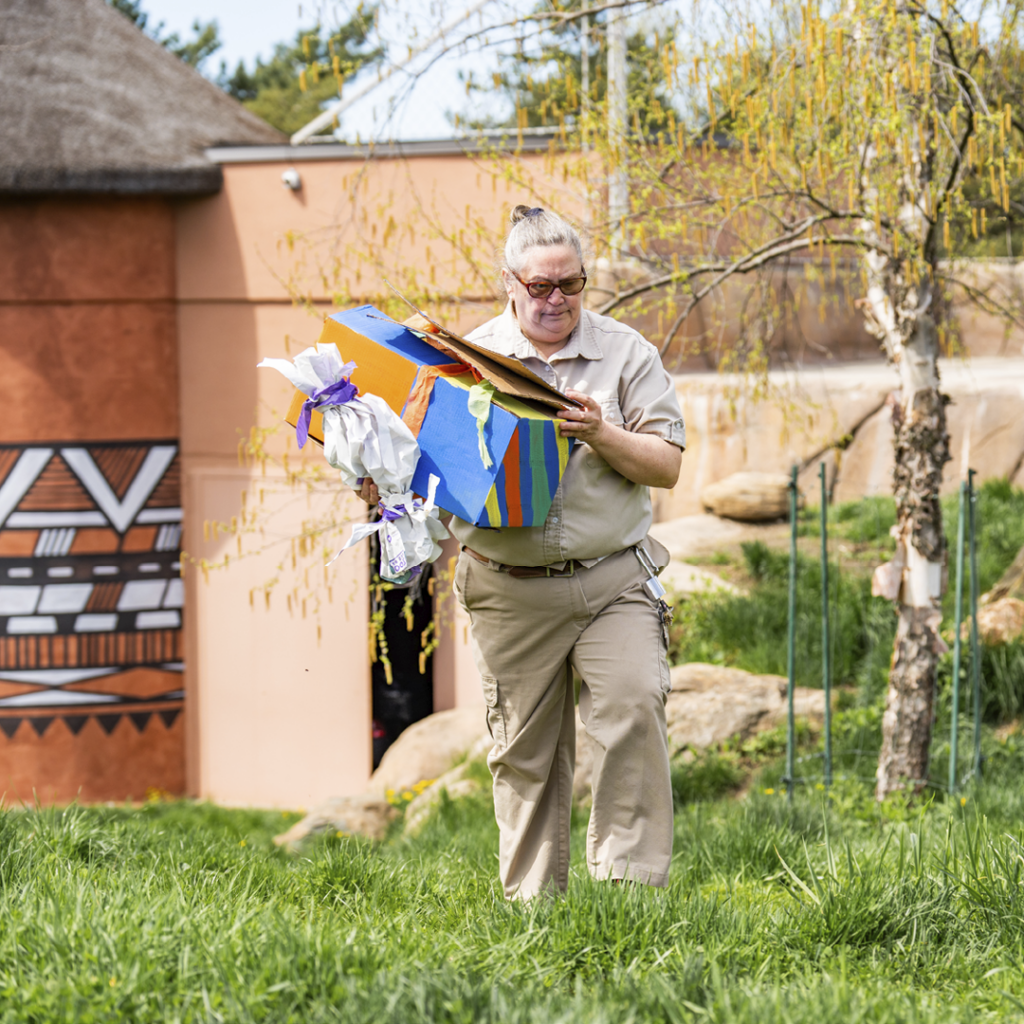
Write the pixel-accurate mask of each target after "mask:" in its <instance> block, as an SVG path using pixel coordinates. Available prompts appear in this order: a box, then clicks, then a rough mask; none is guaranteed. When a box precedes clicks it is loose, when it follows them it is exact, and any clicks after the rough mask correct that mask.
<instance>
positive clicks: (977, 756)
mask: <svg viewBox="0 0 1024 1024" xmlns="http://www.w3.org/2000/svg"><path fill="white" fill-rule="evenodd" d="M975 476H976V473H975V471H974V470H973V469H969V470H967V500H968V504H967V509H968V515H967V523H968V537H969V538H970V539H969V542H968V550H969V551H970V558H971V691H972V692H971V696H972V703H973V704H974V759H973V764H972V766H971V767H972V770H973V772H974V777H975V778H976V779H980V778H981V651H980V650H979V645H978V546H977V539H978V538H977V520H976V518H975V507H976V506H977V504H978V492H977V491H975V489H974V477H975Z"/></svg>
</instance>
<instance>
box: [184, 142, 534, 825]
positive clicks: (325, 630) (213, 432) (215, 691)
mask: <svg viewBox="0 0 1024 1024" xmlns="http://www.w3.org/2000/svg"><path fill="white" fill-rule="evenodd" d="M533 165H534V166H535V168H536V169H539V170H543V168H544V160H543V159H542V158H534V159H533ZM288 166H289V165H288V164H286V163H281V162H276V163H250V164H228V165H225V166H224V179H225V180H224V189H223V191H222V192H221V193H219V194H218V195H216V196H212V197H210V198H207V199H201V200H195V201H190V202H187V203H182V204H180V205H179V208H178V219H177V239H178V243H177V246H178V247H177V281H178V310H179V312H178V324H179V337H178V345H179V375H180V407H181V419H182V429H181V441H182V454H183V481H184V483H183V486H184V492H185V507H186V531H187V536H188V538H189V539H188V542H187V545H186V546H187V548H188V551H189V553H190V554H191V555H192V556H194V557H195V558H206V559H208V560H211V561H212V560H214V559H215V558H217V557H218V556H219V555H220V554H221V553H222V552H223V551H228V552H232V551H234V543H235V541H234V538H230V539H229V541H228V542H227V546H226V547H224V546H223V545H219V544H218V543H216V542H214V541H213V540H212V539H211V540H210V541H203V540H202V539H201V538H202V536H203V523H204V521H207V520H215V519H216V520H221V521H227V520H230V518H231V516H233V515H237V513H238V511H239V506H240V492H241V491H242V490H243V489H244V488H245V487H246V486H247V485H248V483H249V482H250V480H251V479H252V477H251V473H252V471H251V470H249V469H245V468H241V467H239V465H238V454H237V453H238V443H239V439H240V438H241V437H242V436H245V435H247V434H248V432H249V428H250V426H252V425H253V424H256V425H258V426H260V427H262V428H271V427H274V426H278V425H280V423H281V417H282V414H283V411H284V409H285V408H286V406H287V401H288V398H289V397H290V394H291V388H290V386H289V385H288V384H287V382H286V381H285V380H284V379H283V378H282V377H280V376H279V375H278V374H276V373H274V372H273V371H268V370H259V371H257V370H256V363H257V362H259V360H260V359H262V358H263V357H264V356H284V355H287V354H288V352H289V351H290V352H291V353H292V354H294V353H295V352H296V351H297V350H299V349H301V348H305V347H307V346H308V345H311V344H313V343H314V342H315V341H316V339H317V337H318V336H319V333H320V328H321V321H322V317H323V316H324V315H325V314H326V313H328V312H329V311H330V309H331V308H332V307H331V305H330V301H331V299H332V297H334V296H336V294H337V290H338V287H341V288H344V282H345V280H346V279H347V280H349V281H350V282H351V281H352V280H353V279H354V278H355V276H356V273H357V269H358V271H359V276H360V281H359V287H360V288H364V289H369V290H371V291H372V290H373V289H379V288H380V287H382V285H381V281H380V278H381V277H383V276H385V275H387V276H392V275H393V273H394V272H393V270H391V269H389V268H388V267H384V268H381V269H380V270H379V272H378V271H369V270H367V268H366V266H365V265H363V266H361V267H359V268H357V266H356V264H355V263H354V262H353V261H352V258H351V252H352V247H353V246H359V245H361V244H362V241H361V240H366V239H369V242H372V240H373V239H374V238H376V239H377V240H378V241H382V239H381V235H382V233H383V231H384V229H385V228H386V226H387V223H388V220H389V218H390V219H393V220H394V221H395V222H396V223H397V224H402V223H408V222H414V223H415V224H416V225H417V230H416V238H415V240H413V239H412V237H411V236H410V235H409V234H408V233H406V234H405V235H404V236H402V235H401V232H397V233H396V232H395V230H394V229H392V236H393V237H391V238H389V245H390V246H391V247H390V249H389V250H388V253H389V255H388V258H389V259H393V260H394V263H395V265H396V266H409V265H412V264H415V263H416V262H417V261H419V262H421V263H422V262H424V261H425V260H426V248H427V246H428V245H431V246H432V252H433V254H434V255H435V256H437V255H438V253H439V251H440V248H441V245H440V243H439V242H438V241H437V240H436V239H435V240H431V239H430V237H429V231H428V226H429V225H428V221H429V220H430V219H431V217H434V216H435V215H436V216H437V217H439V218H441V220H442V222H445V221H446V219H447V220H449V221H450V220H451V219H452V218H455V217H456V213H457V214H458V217H459V218H461V220H460V221H459V226H460V227H462V229H463V230H464V231H465V230H466V229H465V227H464V224H463V221H464V220H465V207H466V204H467V203H468V204H470V206H471V208H472V210H473V211H474V216H476V215H479V216H480V217H481V219H482V220H486V221H487V222H488V223H489V224H490V230H492V231H493V232H497V231H498V230H499V229H500V225H501V221H502V219H503V217H504V216H505V214H506V211H507V207H508V205H509V202H510V201H518V199H519V198H520V195H518V194H516V193H515V192H513V191H512V190H511V188H508V187H506V185H505V183H504V181H499V180H498V179H496V178H493V177H492V175H491V174H490V173H489V172H486V171H485V170H484V169H482V168H481V167H479V166H476V165H475V164H474V163H472V162H471V161H467V160H466V159H464V158H462V157H450V158H449V157H436V158H421V159H416V160H410V161H401V160H381V161H373V162H371V163H368V164H362V163H358V162H353V161H315V162H300V163H298V164H297V167H298V169H299V171H300V174H301V175H302V182H303V186H302V189H301V190H300V191H299V192H297V193H295V192H291V191H290V190H288V189H286V188H284V187H283V186H282V184H281V174H282V172H283V171H284V170H285V169H286V168H287V167H288ZM454 197H457V199H458V202H457V203H456V202H455V199H454ZM456 207H457V210H456ZM373 218H379V230H378V231H376V232H375V231H374V229H373V225H372V223H371V221H372V220H373ZM480 237H481V238H482V237H483V234H481V236H480ZM369 242H368V243H367V244H368V245H369ZM484 248H486V246H484ZM336 258H337V259H339V260H340V261H341V262H340V263H339V264H338V265H337V266H335V264H334V260H335V259H336ZM487 259H488V270H487V273H488V275H490V259H491V257H490V255H489V254H488V256H487ZM439 267H440V264H439ZM460 280H462V276H461V275H460V274H459V273H455V274H448V276H445V274H444V273H440V274H439V275H438V277H437V283H438V284H439V285H442V284H443V285H446V286H454V285H455V284H456V283H459V281H460ZM488 287H491V281H490V279H488V280H487V281H485V280H484V279H483V278H482V277H481V278H480V281H479V288H480V289H481V290H484V291H485V290H486V288H488ZM294 294H301V295H302V296H304V297H305V298H306V299H307V300H311V301H310V302H309V304H308V305H306V306H300V305H296V304H293V302H292V298H291V296H292V295H294ZM350 301H354V300H350ZM464 312H465V316H464V317H463V318H461V319H460V326H462V327H463V328H465V329H468V328H469V327H471V326H473V325H474V324H475V323H479V322H482V321H483V320H484V319H485V318H486V317H488V316H490V315H491V314H492V306H491V305H490V304H489V303H487V302H483V303H480V304H477V305H474V306H470V307H469V308H468V310H465V311H464ZM463 321H464V322H463ZM267 447H268V450H269V451H271V452H272V453H273V454H274V455H276V456H278V457H281V456H283V455H285V454H287V455H288V456H289V458H290V459H291V460H292V461H291V465H293V466H294V465H295V460H296V459H297V458H300V456H298V454H297V452H296V450H295V446H294V440H293V439H292V436H291V434H290V432H288V431H284V430H282V431H281V432H280V433H278V434H277V435H276V436H274V437H272V438H270V440H269V441H268V444H267ZM306 457H307V458H309V459H311V460H312V463H311V464H318V462H319V460H320V455H319V451H316V452H312V453H310V454H308V456H306ZM273 500H274V501H276V500H277V499H276V498H275V499H273ZM322 500H323V501H325V502H326V501H327V498H326V497H324V498H323V499H322ZM298 504H299V505H300V506H301V507H300V508H297V509H296V510H295V511H294V512H292V513H289V512H288V511H287V510H288V508H289V505H288V503H287V502H286V501H283V500H282V501H281V506H280V510H279V511H278V512H277V513H276V515H275V518H274V523H273V532H274V535H275V536H278V537H281V538H282V539H285V540H286V539H287V538H288V537H290V536H292V535H294V534H296V533H298V532H299V530H300V529H301V524H302V521H303V519H304V518H306V517H308V516H310V515H312V514H313V513H312V511H311V510H306V509H305V503H304V501H300V502H299V503H298ZM266 511H267V509H265V510H264V512H266ZM360 512H361V509H360V508H358V507H355V506H349V508H348V509H347V514H349V515H352V514H359V513H360ZM289 515H291V518H290V519H289V518H288V517H289ZM344 515H345V513H343V514H342V516H341V518H342V519H343V518H344ZM278 557H279V553H275V552H271V553H268V554H266V555H262V556H259V557H257V558H253V559H252V560H250V561H245V562H241V563H237V564H232V565H231V566H230V567H229V568H228V569H227V570H218V571H215V572H212V573H210V574H209V582H204V581H203V576H202V573H201V572H199V571H198V570H197V569H196V568H194V567H192V568H189V569H188V570H187V576H186V594H187V603H186V607H187V608H188V619H187V621H188V623H189V624H190V626H191V627H192V628H191V630H190V631H189V633H188V644H189V646H188V651H187V653H188V685H189V697H190V701H189V702H188V704H187V705H186V706H187V712H188V715H189V718H188V724H189V731H188V736H189V738H190V739H189V746H188V778H189V788H190V790H191V791H192V792H195V793H197V794H198V795H201V796H204V797H210V798H213V799H216V800H218V801H222V802H226V803H257V804H268V803H269V804H274V805H277V806H297V805H306V804H308V803H310V802H312V801H313V800H315V799H319V798H321V797H323V796H327V795H330V794H331V793H335V794H336V793H349V792H356V791H358V790H359V789H360V788H361V787H362V786H363V785H364V783H365V781H366V779H367V776H368V774H369V768H370V729H369V721H370V673H369V659H368V652H367V644H366V629H367V607H366V601H365V600H364V599H363V598H364V595H365V593H366V578H365V572H366V567H365V551H364V550H363V549H359V550H357V551H353V552H351V553H349V554H347V555H346V556H345V557H344V558H343V559H341V560H339V562H338V563H336V567H335V568H336V569H337V571H338V575H337V584H336V586H335V588H334V589H335V591H336V592H337V593H339V594H340V593H342V592H343V593H345V594H346V596H347V598H348V600H347V603H346V602H341V603H338V602H336V603H335V604H334V605H329V606H325V607H324V608H323V609H322V610H321V613H320V619H319V623H320V626H321V639H320V642H319V645H318V644H317V640H316V622H315V620H314V618H313V617H312V615H310V617H308V618H307V619H305V620H303V619H302V618H301V617H296V618H293V617H291V616H290V615H289V613H288V610H287V607H286V604H285V600H286V594H287V592H288V590H289V589H291V587H292V586H293V584H294V582H295V581H294V580H293V579H291V578H289V579H288V580H284V579H282V582H281V583H280V584H279V585H278V587H277V589H276V590H275V591H274V592H273V596H272V599H271V609H270V610H269V611H267V610H266V609H265V608H263V607H261V606H259V602H261V601H262V591H260V593H259V594H258V595H257V608H255V609H253V608H250V603H249V591H250V589H251V588H253V587H261V586H262V584H263V583H264V582H265V581H266V580H267V579H269V578H271V577H273V576H274V575H275V574H276V571H277V570H276V559H277V558H278ZM300 568H301V567H300ZM288 571H289V570H287V569H286V572H285V575H287V572H288ZM298 592H299V591H296V592H295V593H298ZM447 606H448V623H447V626H446V629H445V631H444V636H443V638H442V641H441V645H440V648H439V649H438V651H437V654H436V658H435V666H434V678H435V697H436V706H437V707H438V709H441V708H444V707H451V706H456V705H459V706H464V705H466V704H478V705H480V706H481V707H482V699H481V697H480V689H479V677H478V676H477V674H476V670H475V667H474V665H473V661H472V656H471V653H470V649H469V643H468V629H467V623H466V621H465V616H464V613H462V611H461V609H456V608H455V606H454V602H453V601H452V600H451V598H450V596H449V598H448V600H447ZM307 669H308V671H307Z"/></svg>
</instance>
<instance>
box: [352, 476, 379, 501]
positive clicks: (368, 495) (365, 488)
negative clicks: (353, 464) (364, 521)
mask: <svg viewBox="0 0 1024 1024" xmlns="http://www.w3.org/2000/svg"><path fill="white" fill-rule="evenodd" d="M356 494H358V495H359V497H360V498H362V499H363V501H365V502H366V504H367V505H376V504H377V502H378V501H380V491H378V490H377V485H376V484H375V483H374V482H373V481H372V480H371V479H370V478H369V477H368V476H364V477H363V483H362V486H361V487H360V488H359V490H358V491H356Z"/></svg>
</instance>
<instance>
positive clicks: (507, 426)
mask: <svg viewBox="0 0 1024 1024" xmlns="http://www.w3.org/2000/svg"><path fill="white" fill-rule="evenodd" d="M320 342H321V344H324V343H332V344H335V345H337V347H338V349H339V351H340V352H341V355H342V358H343V359H345V360H346V361H349V360H351V361H353V362H355V364H356V369H355V370H354V371H353V373H352V381H353V383H354V384H356V386H357V387H358V388H359V390H360V392H368V393H371V394H375V395H379V396H380V397H381V398H383V399H384V401H385V402H387V404H388V405H389V406H390V407H391V408H392V409H394V410H395V412H397V413H398V414H399V415H401V416H402V418H403V419H404V420H405V422H406V423H407V424H408V425H409V427H410V429H412V431H413V433H414V434H415V435H416V437H417V440H418V441H419V445H420V452H421V454H420V461H419V464H418V466H417V469H416V473H415V475H414V477H413V482H412V486H413V490H414V491H415V492H416V493H418V494H426V493H427V488H428V481H429V478H430V475H431V474H434V475H436V476H438V477H439V478H440V481H441V482H440V484H439V486H438V488H437V494H436V499H435V500H436V502H437V504H438V505H439V506H440V507H441V508H442V509H444V510H445V511H446V512H452V513H454V514H455V515H457V516H458V517H459V518H460V519H465V520H466V521H467V522H471V523H475V524H477V525H479V526H493V527H499V526H539V525H541V524H542V523H543V522H544V520H545V519H546V518H547V514H548V509H549V508H550V507H551V502H552V499H553V498H554V496H555V492H556V491H557V489H558V485H559V482H560V481H561V478H562V474H563V473H564V472H565V467H566V464H567V463H568V461H569V453H570V451H571V449H572V444H573V440H572V439H571V438H565V437H561V436H560V435H559V432H558V424H559V422H560V420H559V419H558V416H557V411H558V409H559V407H564V406H568V405H571V404H572V403H571V402H570V401H569V400H568V399H566V398H565V397H564V396H562V395H559V394H558V392H557V391H554V390H553V389H551V388H549V387H548V386H547V385H546V384H545V383H544V382H543V381H541V380H540V379H539V378H537V377H535V376H534V375H533V374H531V373H530V372H529V371H528V370H527V369H526V368H525V367H523V366H522V364H517V363H516V361H514V360H509V359H506V358H504V357H498V356H495V355H493V354H491V353H488V352H487V350H485V349H480V348H479V347H477V346H474V345H472V343H469V342H466V341H465V340H464V339H461V338H458V336H457V335H454V334H451V333H450V332H447V331H444V330H443V329H440V330H439V332H438V334H437V335H433V334H430V333H427V332H424V331H418V330H413V329H411V328H410V327H408V326H406V325H404V324H400V323H398V322H397V321H395V320H392V319H391V318H390V317H388V316H386V315H385V314H383V313H381V312H380V311H379V310H377V309H374V307H373V306H359V307H357V308H355V309H350V310H346V311H345V312H343V313H335V314H333V315H332V316H330V317H328V318H327V319H326V321H325V323H324V330H323V333H322V334H321V336H320ZM442 349H443V350H442ZM481 379H484V380H489V381H490V382H491V383H492V384H493V385H494V386H495V388H496V391H495V393H494V395H493V397H492V400H491V408H490V412H489V415H488V417H487V422H486V424H485V426H484V443H485V444H486V447H487V451H488V453H489V455H490V458H491V465H490V466H489V467H486V466H485V465H484V462H483V459H482V457H481V454H480V450H479V439H478V431H477V422H476V420H475V419H474V417H473V416H472V414H471V413H470V412H469V409H468V400H469V391H470V388H471V387H473V385H474V384H475V383H477V381H478V380H481ZM510 391H511V392H515V393H509V392H510ZM304 400H305V395H303V394H302V393H301V392H298V391H297V392H296V393H295V398H294V399H293V401H292V406H291V408H290V409H289V412H288V416H287V420H288V422H289V423H291V424H292V425H294V424H295V423H296V422H297V419H298V414H299V410H300V409H301V407H302V403H303V401H304ZM309 436H310V437H312V438H313V439H314V440H317V441H322V440H323V419H322V417H321V415H320V414H319V413H318V412H315V411H314V413H313V416H312V421H311V423H310V431H309Z"/></svg>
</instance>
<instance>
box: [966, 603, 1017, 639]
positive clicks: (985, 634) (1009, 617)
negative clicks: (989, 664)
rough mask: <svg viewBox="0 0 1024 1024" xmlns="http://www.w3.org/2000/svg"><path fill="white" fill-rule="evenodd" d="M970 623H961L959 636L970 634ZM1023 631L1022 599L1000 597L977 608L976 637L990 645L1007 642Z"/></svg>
mask: <svg viewBox="0 0 1024 1024" xmlns="http://www.w3.org/2000/svg"><path fill="white" fill-rule="evenodd" d="M970 629H971V623H970V620H969V619H968V621H967V622H965V623H964V624H963V627H962V629H961V636H962V637H963V638H964V639H965V640H966V639H968V637H969V636H970ZM1022 633H1024V601H1022V600H1020V598H1017V597H1001V598H999V599H997V600H995V601H993V602H992V603H991V604H987V605H985V606H984V607H983V608H979V609H978V637H979V639H980V640H981V641H982V643H985V644H988V645H989V646H990V647H996V646H998V645H999V644H1008V643H1009V642H1010V641H1011V640H1017V639H1018V638H1019V637H1020V636H1021V634H1022Z"/></svg>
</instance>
